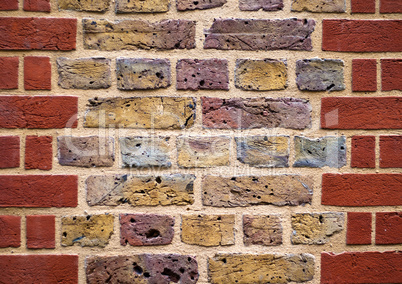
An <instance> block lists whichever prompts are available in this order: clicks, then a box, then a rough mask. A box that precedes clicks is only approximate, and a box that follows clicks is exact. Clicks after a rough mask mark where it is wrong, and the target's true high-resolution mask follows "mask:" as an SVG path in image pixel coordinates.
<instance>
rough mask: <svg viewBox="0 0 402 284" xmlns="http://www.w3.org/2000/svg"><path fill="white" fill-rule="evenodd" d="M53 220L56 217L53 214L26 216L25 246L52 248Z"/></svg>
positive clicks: (53, 244) (53, 242)
mask: <svg viewBox="0 0 402 284" xmlns="http://www.w3.org/2000/svg"><path fill="white" fill-rule="evenodd" d="M55 221H56V217H55V216H53V215H31V216H26V223H27V231H26V234H27V248H30V249H41V248H49V249H50V248H54V247H55V230H56V229H55Z"/></svg>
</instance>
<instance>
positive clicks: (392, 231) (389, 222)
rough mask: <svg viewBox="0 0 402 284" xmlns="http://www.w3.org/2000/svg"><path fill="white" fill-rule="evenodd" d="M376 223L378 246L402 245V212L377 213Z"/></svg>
mask: <svg viewBox="0 0 402 284" xmlns="http://www.w3.org/2000/svg"><path fill="white" fill-rule="evenodd" d="M375 221H376V223H375V243H376V245H398V244H402V212H377V213H376V215H375Z"/></svg>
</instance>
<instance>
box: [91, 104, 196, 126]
mask: <svg viewBox="0 0 402 284" xmlns="http://www.w3.org/2000/svg"><path fill="white" fill-rule="evenodd" d="M195 103H196V100H195V98H191V97H131V98H121V97H117V98H105V99H101V98H94V99H90V100H89V104H88V105H87V111H86V113H85V121H84V127H91V128H98V127H122V128H137V129H151V128H152V129H184V128H190V127H192V126H193V125H194V120H195ZM106 113H107V114H108V115H105V114H106Z"/></svg>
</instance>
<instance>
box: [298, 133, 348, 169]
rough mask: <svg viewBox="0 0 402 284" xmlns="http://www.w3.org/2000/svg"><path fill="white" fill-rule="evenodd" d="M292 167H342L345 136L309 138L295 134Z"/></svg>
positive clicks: (343, 164) (344, 152) (344, 162)
mask: <svg viewBox="0 0 402 284" xmlns="http://www.w3.org/2000/svg"><path fill="white" fill-rule="evenodd" d="M294 148H295V162H294V164H293V166H294V167H311V168H322V167H326V166H327V167H330V168H342V167H344V166H346V137H345V136H340V137H331V136H326V137H321V138H317V139H310V138H306V137H300V136H295V138H294Z"/></svg>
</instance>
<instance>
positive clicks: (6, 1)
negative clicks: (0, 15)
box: [0, 0, 18, 11]
mask: <svg viewBox="0 0 402 284" xmlns="http://www.w3.org/2000/svg"><path fill="white" fill-rule="evenodd" d="M11 10H18V0H0V11H11Z"/></svg>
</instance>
